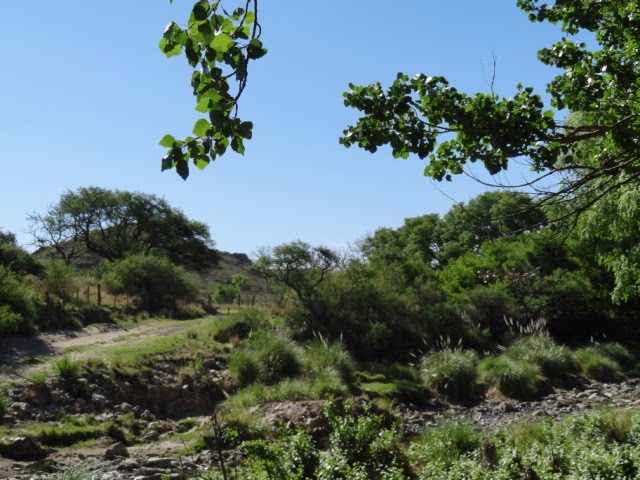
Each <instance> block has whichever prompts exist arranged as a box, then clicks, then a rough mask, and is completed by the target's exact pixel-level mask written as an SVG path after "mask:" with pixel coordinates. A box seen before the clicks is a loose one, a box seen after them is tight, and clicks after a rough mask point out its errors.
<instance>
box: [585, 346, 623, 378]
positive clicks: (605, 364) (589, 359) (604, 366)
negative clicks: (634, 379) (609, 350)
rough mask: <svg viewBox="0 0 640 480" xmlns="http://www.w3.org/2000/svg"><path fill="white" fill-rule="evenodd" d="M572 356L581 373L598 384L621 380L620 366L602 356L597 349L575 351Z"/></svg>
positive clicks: (589, 348)
mask: <svg viewBox="0 0 640 480" xmlns="http://www.w3.org/2000/svg"><path fill="white" fill-rule="evenodd" d="M574 356H575V358H576V360H577V361H578V363H579V364H580V368H581V369H582V373H583V374H584V375H585V376H587V377H589V378H593V379H594V380H598V381H600V382H617V381H620V380H621V379H622V376H623V371H622V368H621V367H620V364H619V363H618V362H617V361H615V360H614V359H613V358H611V357H609V356H608V355H606V354H604V353H603V352H602V351H601V350H600V349H599V348H598V347H584V348H579V349H578V350H576V351H575V353H574Z"/></svg>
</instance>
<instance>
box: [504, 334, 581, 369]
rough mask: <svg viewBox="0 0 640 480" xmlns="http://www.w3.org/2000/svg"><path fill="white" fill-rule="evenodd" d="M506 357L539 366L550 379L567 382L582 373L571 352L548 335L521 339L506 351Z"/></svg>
mask: <svg viewBox="0 0 640 480" xmlns="http://www.w3.org/2000/svg"><path fill="white" fill-rule="evenodd" d="M505 355H507V356H508V357H511V358H513V359H516V360H522V361H524V362H528V363H532V364H535V365H537V366H538V367H540V369H541V371H542V374H543V375H544V376H545V377H547V378H549V379H558V380H566V379H568V378H571V377H572V376H574V375H576V374H577V373H579V372H580V365H579V364H578V362H577V361H576V359H575V358H574V357H573V354H572V353H571V350H569V349H568V348H567V347H563V346H560V345H558V344H557V343H555V342H554V341H553V339H552V338H551V337H548V336H546V335H533V336H528V337H523V338H520V339H518V340H516V341H515V342H514V343H513V344H512V345H510V346H509V347H508V348H507V349H506V350H505Z"/></svg>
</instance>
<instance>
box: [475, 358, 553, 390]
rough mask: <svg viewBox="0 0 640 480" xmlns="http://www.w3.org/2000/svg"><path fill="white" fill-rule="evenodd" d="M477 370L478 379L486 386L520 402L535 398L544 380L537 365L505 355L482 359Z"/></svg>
mask: <svg viewBox="0 0 640 480" xmlns="http://www.w3.org/2000/svg"><path fill="white" fill-rule="evenodd" d="M479 370H480V378H481V379H482V381H483V382H484V383H485V384H486V385H488V386H491V387H494V388H497V389H498V390H500V392H502V393H503V394H504V395H507V396H508V397H513V398H517V399H521V400H527V399H531V398H534V397H536V396H537V395H538V394H539V393H540V389H541V386H542V381H543V380H544V377H543V376H542V371H541V369H540V367H539V366H538V365H537V364H535V363H531V362H528V361H526V360H519V359H515V358H511V357H510V356H508V355H506V354H503V355H500V356H498V357H486V358H484V359H482V361H481V362H480V365H479Z"/></svg>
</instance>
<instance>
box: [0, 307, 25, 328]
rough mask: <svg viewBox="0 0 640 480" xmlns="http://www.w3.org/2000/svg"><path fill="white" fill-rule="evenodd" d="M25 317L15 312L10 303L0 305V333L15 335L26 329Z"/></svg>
mask: <svg viewBox="0 0 640 480" xmlns="http://www.w3.org/2000/svg"><path fill="white" fill-rule="evenodd" d="M23 323H24V319H23V318H22V316H21V315H18V314H17V313H13V312H12V311H11V309H10V308H9V306H8V305H0V334H3V335H15V334H17V333H20V332H21V331H23V329H24V325H23Z"/></svg>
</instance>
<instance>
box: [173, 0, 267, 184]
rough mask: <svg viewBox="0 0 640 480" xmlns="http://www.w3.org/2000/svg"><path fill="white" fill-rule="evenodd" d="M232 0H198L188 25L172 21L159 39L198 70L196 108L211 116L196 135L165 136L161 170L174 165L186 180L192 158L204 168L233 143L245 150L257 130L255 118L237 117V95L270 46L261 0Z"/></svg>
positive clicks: (200, 124)
mask: <svg viewBox="0 0 640 480" xmlns="http://www.w3.org/2000/svg"><path fill="white" fill-rule="evenodd" d="M170 1H173V0H170ZM230 3H231V4H233V2H232V1H228V2H226V4H225V5H223V2H220V1H209V0H199V1H197V2H196V3H195V4H194V6H193V9H192V11H191V14H190V16H189V20H188V22H187V25H186V26H183V27H181V26H179V25H178V24H177V23H175V22H171V23H169V25H167V28H166V29H165V31H164V35H163V36H162V40H160V50H162V52H163V53H164V54H165V55H166V56H167V57H172V56H175V55H180V54H182V53H184V56H185V57H186V59H187V61H188V63H189V65H190V66H191V67H192V68H193V69H194V72H193V75H192V77H191V86H192V87H193V94H194V96H195V97H196V107H195V109H196V111H198V112H200V113H202V114H205V115H206V117H205V118H201V119H199V120H198V121H197V122H196V123H195V125H194V126H193V136H188V137H186V138H185V139H182V140H179V139H176V138H175V137H174V136H173V135H165V136H164V137H163V138H162V140H160V145H161V146H163V147H165V148H166V149H167V155H166V156H165V157H164V158H163V159H162V170H168V169H172V168H175V169H176V172H177V173H178V175H180V176H181V177H182V178H183V179H186V178H187V177H188V176H189V160H191V161H193V164H194V165H195V166H196V167H197V168H199V169H203V168H205V167H206V166H207V165H208V164H209V162H212V161H215V159H216V158H217V157H218V156H220V155H224V153H225V152H226V151H227V149H228V148H229V147H231V149H232V150H233V151H234V152H236V153H240V154H243V153H244V151H245V147H244V141H245V140H249V139H251V137H252V134H253V123H252V122H248V121H243V120H241V119H240V118H239V117H238V100H239V99H240V97H241V95H242V92H243V91H244V89H245V87H246V84H247V77H248V74H249V68H248V67H249V62H250V61H252V60H257V59H259V58H260V57H262V56H264V55H265V54H266V53H267V50H266V49H265V48H264V46H263V45H262V41H261V40H260V33H261V28H260V24H259V22H258V0H246V1H242V2H238V3H239V5H241V6H237V7H235V8H230V7H229V4H230ZM225 6H226V8H225ZM234 80H235V86H234V85H233V81H234Z"/></svg>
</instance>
